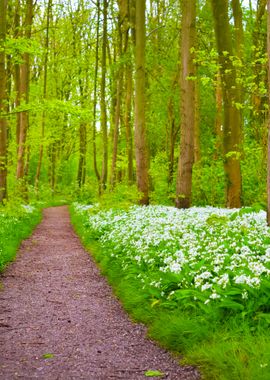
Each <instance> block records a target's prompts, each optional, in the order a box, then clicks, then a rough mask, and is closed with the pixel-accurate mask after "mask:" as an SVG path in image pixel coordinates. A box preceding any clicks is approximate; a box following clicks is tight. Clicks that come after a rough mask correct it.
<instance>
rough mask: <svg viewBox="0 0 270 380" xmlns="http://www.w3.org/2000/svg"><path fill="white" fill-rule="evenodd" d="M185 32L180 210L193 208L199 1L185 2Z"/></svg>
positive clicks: (178, 203)
mask: <svg viewBox="0 0 270 380" xmlns="http://www.w3.org/2000/svg"><path fill="white" fill-rule="evenodd" d="M181 10H182V31H181V77H180V85H181V141H180V155H179V162H178V170H177V184H176V207H179V208H180V207H181V208H187V207H190V205H191V187H192V167H193V162H194V128H195V82H194V77H195V66H194V63H193V53H192V48H193V49H194V45H195V36H196V28H195V21H196V0H182V1H181Z"/></svg>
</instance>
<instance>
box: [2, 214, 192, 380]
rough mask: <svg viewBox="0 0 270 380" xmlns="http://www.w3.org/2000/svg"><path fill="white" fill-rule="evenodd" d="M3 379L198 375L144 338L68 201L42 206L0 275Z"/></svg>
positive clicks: (128, 378)
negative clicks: (89, 248) (84, 241)
mask: <svg viewBox="0 0 270 380" xmlns="http://www.w3.org/2000/svg"><path fill="white" fill-rule="evenodd" d="M0 280H1V282H2V283H3V289H2V290H1V291H0V379H1V380H9V379H12V380H13V379H26V380H30V379H46V380H51V379H55V380H56V379H63V380H69V379H76V380H77V379H87V380H107V379H108V380H109V379H125V380H131V379H146V378H147V377H145V375H144V372H145V371H147V370H150V369H151V370H160V371H162V372H164V373H166V376H164V378H166V379H179V380H181V379H186V380H187V379H188V380H194V379H198V378H199V376H198V373H197V372H196V371H195V370H194V369H193V368H190V367H184V368H183V367H182V368H180V367H179V366H178V365H177V363H176V362H175V361H174V360H173V359H172V358H171V357H170V355H169V354H168V353H166V352H165V351H164V350H162V349H160V348H159V347H157V346H156V345H155V344H153V343H152V342H151V341H149V340H148V339H146V338H145V328H144V327H143V326H141V325H138V324H133V323H131V321H130V320H129V318H128V316H127V315H126V313H125V312H124V311H123V309H122V308H121V306H120V304H119V302H118V301H117V300H116V299H115V297H114V296H113V295H112V291H111V289H110V287H109V286H108V284H107V283H106V281H105V279H104V278H103V277H102V276H101V275H100V274H99V270H98V269H97V267H96V266H95V264H94V262H93V260H92V259H91V258H90V257H89V255H88V254H87V252H86V251H85V250H84V249H83V247H82V246H81V244H80V241H79V239H78V237H77V236H76V235H75V234H74V232H73V230H72V227H71V224H70V221H69V214H68V210H67V208H66V207H54V208H49V209H46V210H45V211H44V218H43V221H42V223H41V224H40V225H39V226H38V227H37V229H36V230H35V232H34V234H33V236H32V237H31V238H30V239H28V240H26V241H25V242H23V244H22V246H21V249H20V252H19V255H18V258H17V261H16V262H15V263H13V264H12V265H10V267H9V268H8V269H7V271H6V272H5V274H4V275H3V276H2V278H0Z"/></svg>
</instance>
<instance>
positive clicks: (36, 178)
mask: <svg viewBox="0 0 270 380" xmlns="http://www.w3.org/2000/svg"><path fill="white" fill-rule="evenodd" d="M51 10H52V0H48V6H47V21H46V40H45V57H44V78H43V100H45V99H46V98H47V76H48V55H49V28H50V19H51ZM45 121H46V114H45V110H43V111H42V119H41V144H40V148H39V159H38V165H37V171H36V177H35V189H36V191H38V185H39V178H40V172H41V164H42V158H43V150H44V137H45Z"/></svg>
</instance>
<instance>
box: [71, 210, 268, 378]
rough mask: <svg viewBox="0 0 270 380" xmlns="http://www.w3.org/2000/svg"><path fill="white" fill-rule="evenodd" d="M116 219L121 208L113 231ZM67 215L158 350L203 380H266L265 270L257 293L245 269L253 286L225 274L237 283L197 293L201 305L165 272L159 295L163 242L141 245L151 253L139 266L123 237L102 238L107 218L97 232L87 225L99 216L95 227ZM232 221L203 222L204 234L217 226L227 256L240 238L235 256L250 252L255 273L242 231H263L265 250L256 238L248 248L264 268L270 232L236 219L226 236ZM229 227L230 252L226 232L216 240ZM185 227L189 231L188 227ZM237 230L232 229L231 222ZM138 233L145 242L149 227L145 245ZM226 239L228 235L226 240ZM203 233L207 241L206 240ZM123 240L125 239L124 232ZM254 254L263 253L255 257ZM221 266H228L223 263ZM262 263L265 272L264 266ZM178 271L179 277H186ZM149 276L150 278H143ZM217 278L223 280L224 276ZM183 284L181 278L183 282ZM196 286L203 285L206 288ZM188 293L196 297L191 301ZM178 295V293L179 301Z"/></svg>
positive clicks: (212, 219)
mask: <svg viewBox="0 0 270 380" xmlns="http://www.w3.org/2000/svg"><path fill="white" fill-rule="evenodd" d="M120 214H121V211H120V212H119V213H118V215H117V213H116V214H112V215H111V225H113V226H114V228H115V229H117V226H118V224H117V223H118V220H119V218H120V216H119V215H120ZM71 215H72V223H73V225H74V226H75V229H76V231H77V233H78V234H79V236H80V237H81V239H82V242H83V243H84V245H85V246H86V247H87V248H88V249H90V250H91V252H92V253H93V255H94V257H95V259H96V261H97V262H98V263H99V265H100V267H101V269H102V271H103V273H104V274H105V275H106V276H107V277H108V279H109V282H110V283H111V285H112V286H113V287H114V289H115V292H116V294H117V296H118V297H119V298H120V299H121V301H122V303H123V305H124V307H125V308H126V310H127V311H128V312H129V313H130V314H131V315H132V316H133V318H134V319H135V320H137V321H140V322H143V323H145V324H146V325H147V326H148V331H149V335H150V336H151V337H153V338H154V339H156V340H157V341H158V342H159V343H160V344H161V345H163V346H164V347H167V348H168V349H170V350H172V351H175V352H178V353H181V354H183V355H184V358H185V359H184V360H183V362H184V363H188V364H194V365H197V366H198V367H199V369H200V371H201V373H202V374H203V378H205V379H209V380H254V379H257V380H268V379H269V378H270V341H269V339H268V336H269V324H270V313H269V308H270V303H269V296H270V294H269V287H268V282H267V278H268V277H269V273H268V272H267V274H265V278H264V280H262V285H261V288H259V287H258V286H257V285H256V286H255V285H254V286H253V285H252V284H253V282H252V281H253V280H252V279H253V278H255V277H252V276H251V269H248V270H249V272H247V273H249V275H247V274H246V277H245V278H246V279H247V278H248V279H249V280H250V281H251V285H252V286H249V285H248V284H246V283H239V281H240V280H239V279H240V278H241V276H242V279H243V278H244V277H243V275H241V274H240V273H242V272H239V273H237V275H236V274H233V273H230V281H231V282H232V283H233V281H235V283H234V284H233V286H232V285H230V286H228V289H227V288H226V289H227V290H226V289H225V286H221V285H220V284H219V286H216V285H215V290H214V292H213V290H211V292H210V293H207V292H208V289H207V288H206V290H205V291H202V292H201V294H202V297H203V298H202V302H199V301H200V300H198V301H197V302H195V298H196V299H197V298H199V297H200V292H199V291H198V290H197V289H196V288H194V280H192V281H191V283H193V288H192V300H191V298H190V294H191V293H190V289H191V287H190V288H188V287H187V288H186V289H184V290H185V292H183V291H182V289H179V278H180V277H179V275H178V274H177V276H176V275H175V274H174V273H169V272H167V273H165V274H164V279H162V281H163V284H162V287H161V289H162V292H160V289H159V287H160V285H159V287H158V286H157V287H156V286H155V283H157V282H158V279H157V278H155V276H156V273H157V272H158V273H159V276H160V271H159V270H158V271H157V267H160V265H161V261H160V260H161V256H158V250H159V248H160V245H162V244H163V245H164V241H163V242H161V243H159V246H158V245H156V246H154V247H152V246H151V244H152V243H153V242H152V241H151V244H150V243H149V246H148V248H147V249H148V250H146V251H145V253H144V257H147V255H148V254H149V252H150V251H151V250H152V256H149V257H150V258H149V257H148V262H147V261H145V262H143V260H141V259H138V258H137V256H135V259H136V260H137V262H136V260H132V259H131V257H128V252H127V251H125V244H124V242H123V244H122V245H121V239H120V240H119V241H117V240H116V238H117V236H116V235H113V236H114V238H115V239H114V238H111V240H110V239H107V240H105V239H104V235H105V234H107V236H108V235H109V233H108V229H109V230H110V233H111V234H112V233H113V232H112V227H111V226H110V227H108V225H106V221H105V219H106V216H105V214H104V215H102V217H101V218H100V220H101V222H99V223H100V227H99V228H100V230H99V231H98V232H97V230H98V229H96V230H95V229H94V228H93V225H94V223H97V219H96V220H95V221H94V223H89V214H88V213H87V212H76V211H75V210H74V208H72V209H71ZM162 217H163V216H162ZM237 217H238V216H237V215H232V217H231V219H229V218H227V217H225V216H221V217H220V216H217V215H214V216H213V215H211V216H210V217H209V218H208V219H207V228H208V227H209V230H210V234H209V236H210V238H211V239H212V240H213V241H214V234H215V229H216V228H219V230H218V234H217V238H218V239H220V240H222V241H223V240H224V241H225V243H226V244H227V245H226V246H228V247H229V248H228V250H229V254H230V255H233V254H234V253H235V252H236V248H235V246H234V245H233V239H236V240H239V239H240V235H241V236H242V238H243V244H245V249H242V251H241V252H242V253H241V252H240V251H239V256H240V255H242V256H243V255H244V254H245V255H246V254H247V252H248V257H252V260H253V261H252V260H251V259H250V261H249V262H248V263H249V264H250V263H252V265H250V268H252V270H255V269H254V265H255V264H254V263H255V261H254V260H255V258H254V257H255V254H254V253H252V255H251V253H250V252H251V251H248V249H247V247H249V248H250V247H251V245H250V244H251V243H250V241H251V235H248V229H249V228H251V230H252V231H253V232H254V231H255V233H254V236H256V235H258V232H256V231H257V230H256V228H261V233H263V231H266V236H265V246H264V247H263V248H262V247H258V246H257V247H256V246H255V245H256V244H257V245H258V241H256V238H255V237H254V241H253V243H254V250H255V251H256V252H257V253H256V257H257V258H263V259H264V261H261V262H264V263H266V261H267V260H266V256H265V255H264V252H263V249H265V247H267V244H269V235H268V234H269V232H268V230H264V227H263V226H261V225H259V226H257V225H255V224H254V223H253V221H252V220H251V217H250V216H249V215H248V216H247V217H246V219H244V221H243V220H242V219H241V220H240V222H241V228H239V234H240V235H239V236H236V234H237V229H236V230H235V231H234V234H231V231H232V230H231V229H232V228H233V227H232V226H233V225H234V223H235V219H236V218H237ZM123 218H127V215H124V214H123ZM252 218H253V216H252ZM227 219H228V220H227ZM124 220H125V221H124V224H122V225H121V228H123V226H128V219H124ZM248 220H251V222H250V223H251V224H250V225H251V227H250V225H249V224H248ZM115 221H117V222H115ZM160 221H161V219H160ZM244 222H245V223H244ZM140 223H141V224H140V225H143V224H145V223H146V221H145V219H143V220H142V221H140ZM227 224H228V226H229V227H230V228H228V231H229V232H228V233H229V235H228V236H229V238H230V239H232V240H231V244H232V245H233V247H234V248H233V249H232V250H231V252H230V249H231V248H230V246H229V243H228V242H229V240H227V241H226V236H225V232H224V236H223V237H221V238H219V237H220V236H221V234H222V232H221V231H225V230H226V228H227ZM187 226H188V228H190V226H189V225H187ZM235 226H236V227H237V225H236V224H235ZM172 227H174V226H172ZM236 227H235V228H236ZM147 228H148V227H147ZM106 229H107V230H106ZM196 229H197V230H196V233H197V232H198V231H199V227H198V224H196ZM119 231H120V228H119ZM194 231H195V230H194ZM194 231H191V230H190V231H189V233H190V236H189V240H192V239H193V238H194V234H193V233H194ZM152 232H153V231H152ZM253 232H252V233H253ZM138 233H139V236H140V235H141V238H139V239H138V240H137V241H138V242H140V241H144V242H146V241H148V240H147V239H148V238H149V236H150V230H148V231H147V233H146V235H145V236H146V240H143V239H144V237H143V229H140V230H138ZM170 233H171V231H170ZM164 234H165V232H164ZM192 234H193V235H192ZM230 234H231V235H232V236H230ZM203 236H204V239H205V241H206V240H207V236H206V235H203ZM121 238H122V239H123V240H124V238H123V236H122V235H121ZM128 239H129V238H128ZM252 239H253V238H252ZM195 240H196V239H194V241H195ZM135 243H136V242H135ZM207 244H208V243H207ZM164 247H165V246H163V248H162V249H161V250H160V252H164V250H165V248H164ZM144 248H145V246H144V245H141V246H139V248H138V249H137V251H138V252H140V251H142V252H143V251H144ZM251 248H252V247H251ZM251 248H250V249H251ZM255 248H256V249H255ZM170 249H172V252H173V247H172V246H171V247H170ZM260 249H261V252H259V250H260ZM255 251H254V252H255ZM134 255H135V254H134ZM267 255H268V253H267ZM217 256H218V255H217ZM223 259H224V261H226V260H227V259H228V257H227V256H226V257H225V256H224V257H223ZM235 260H236V259H235ZM245 260H246V258H245ZM246 261H247V260H246ZM246 261H245V263H246ZM261 262H260V263H261ZM138 263H139V264H138ZM175 263H176V262H174V263H172V262H168V265H171V268H175V267H173V265H175ZM240 264H241V263H238V266H235V267H234V271H237V270H238V269H239V268H241V270H242V269H243V267H241V265H242V264H243V263H242V264H241V265H240ZM194 265H195V266H196V270H198V271H199V269H200V268H205V267H206V266H207V265H208V268H210V263H207V260H206V258H204V260H201V262H198V263H196V262H195V264H194ZM226 265H227V267H228V266H229V263H227V264H226ZM256 265H257V264H256ZM265 265H266V267H268V264H267V263H266V264H265ZM149 268H150V269H149ZM230 268H231V267H230ZM237 268H238V269H237ZM258 268H261V267H260V266H258V265H257V266H256V271H257V272H258V271H259V269H258ZM184 269H185V268H184ZM184 269H183V271H182V272H184ZM203 270H204V272H202V273H208V272H206V271H205V269H203ZM209 270H210V269H209ZM213 270H214V269H213V268H212V269H211V271H212V272H213ZM230 270H231V269H230ZM239 270H240V269H239ZM257 272H256V273H257ZM200 273H201V272H200ZM252 273H253V272H252ZM143 275H145V277H143ZM263 276H264V275H263V274H262V275H260V276H259V275H257V277H256V278H259V277H261V278H263ZM148 277H149V279H147V278H148ZM150 277H152V278H150ZM176 277H178V280H177V281H178V283H176ZM142 278H143V282H142ZM198 278H199V277H198ZM198 278H197V281H198ZM201 278H202V277H201ZM219 278H221V279H223V280H224V273H223V272H222V275H220V277H219ZM245 278H244V279H245ZM185 281H187V279H186V278H185ZM237 281H238V282H237ZM254 283H255V282H254ZM184 284H185V282H184V280H183V282H182V285H181V286H182V287H184ZM176 285H177V286H176ZM201 285H202V286H204V285H205V283H203V284H201ZM189 286H190V285H189ZM237 286H238V287H237ZM239 289H240V293H239ZM195 291H196V293H195ZM177 292H178V293H177ZM218 292H220V294H221V295H222V294H223V293H224V294H225V299H224V300H222V299H221V300H220V299H218V297H217V296H216V297H213V298H211V295H213V294H214V295H216V294H218V295H219V293H218ZM226 292H227V293H226ZM247 293H248V296H249V298H248V299H246V294H247ZM194 294H195V295H196V297H194ZM176 295H178V299H177V298H176ZM209 295H210V296H209ZM216 298H217V299H216ZM221 298H222V297H221ZM208 300H210V302H207V301H208Z"/></svg>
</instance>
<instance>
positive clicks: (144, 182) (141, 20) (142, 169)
mask: <svg viewBox="0 0 270 380" xmlns="http://www.w3.org/2000/svg"><path fill="white" fill-rule="evenodd" d="M135 25H136V45H135V65H136V66H135V73H136V74H135V154H136V169H137V172H136V174H137V186H138V190H139V191H140V192H141V194H142V195H141V199H140V203H141V204H143V205H147V204H149V178H148V149H147V142H146V131H145V0H141V1H137V2H136V21H135Z"/></svg>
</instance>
